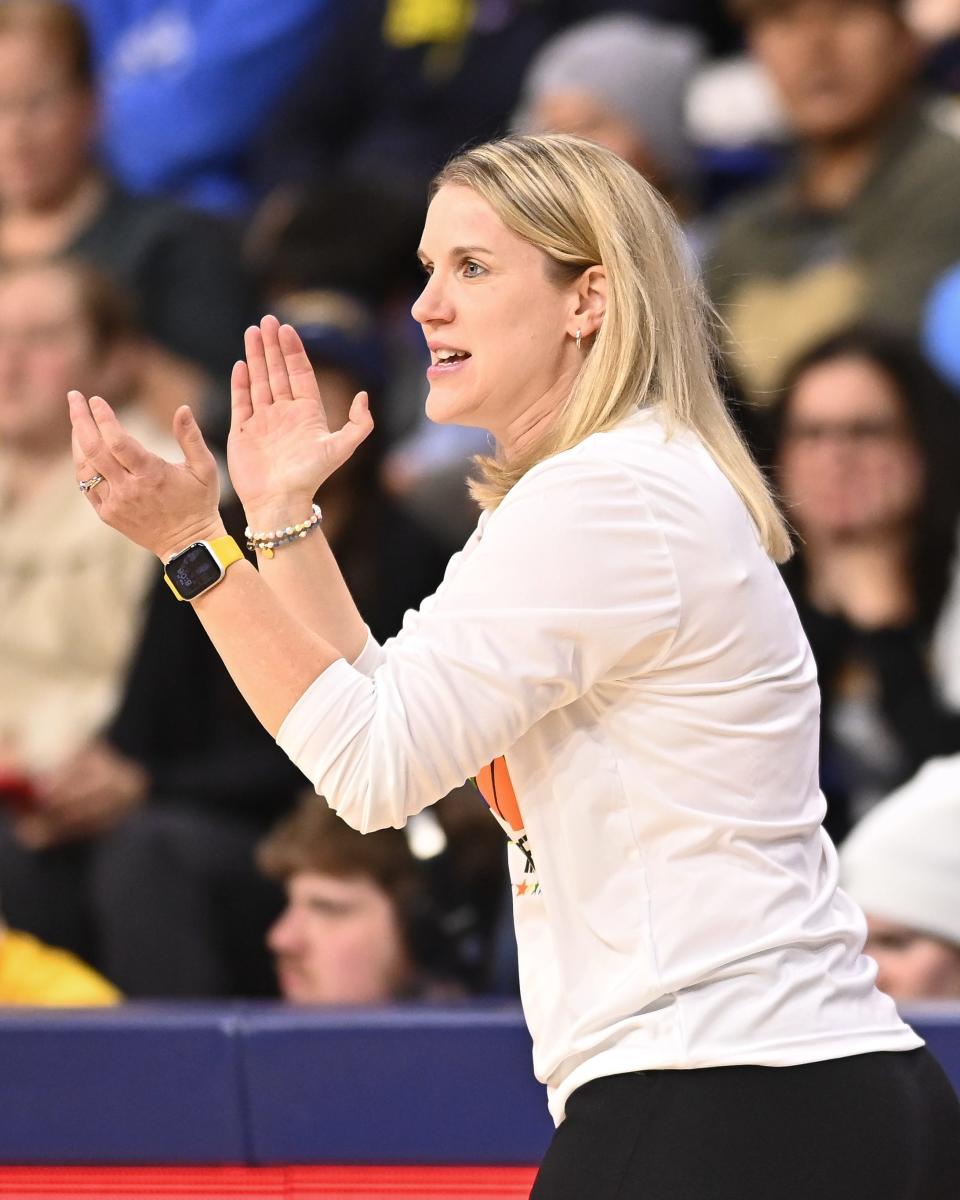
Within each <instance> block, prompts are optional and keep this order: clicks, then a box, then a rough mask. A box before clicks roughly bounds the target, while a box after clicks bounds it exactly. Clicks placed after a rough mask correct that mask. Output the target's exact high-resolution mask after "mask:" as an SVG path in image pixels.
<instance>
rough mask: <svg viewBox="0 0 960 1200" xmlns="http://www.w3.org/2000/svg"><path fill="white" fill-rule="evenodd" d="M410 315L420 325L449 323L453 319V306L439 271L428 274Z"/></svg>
mask: <svg viewBox="0 0 960 1200" xmlns="http://www.w3.org/2000/svg"><path fill="white" fill-rule="evenodd" d="M410 315H411V316H412V317H413V319H414V320H415V321H416V322H417V324H418V325H436V324H447V323H449V322H450V321H451V320H453V307H452V305H451V303H450V299H449V297H448V295H447V292H446V289H445V288H444V286H443V283H442V281H441V279H440V273H439V271H434V273H433V274H432V275H430V276H428V278H427V282H426V283H425V284H424V288H423V291H422V292H421V293H420V295H419V296H418V297H417V298H416V300H415V301H414V302H413V307H412V308H411V309H410Z"/></svg>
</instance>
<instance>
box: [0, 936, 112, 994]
mask: <svg viewBox="0 0 960 1200" xmlns="http://www.w3.org/2000/svg"><path fill="white" fill-rule="evenodd" d="M120 999H121V997H120V993H119V992H118V991H117V989H116V988H115V987H114V986H113V985H112V984H110V983H108V982H107V981H106V980H105V979H103V978H101V976H99V975H98V974H97V973H96V971H93V970H91V969H90V967H88V966H87V965H86V964H85V963H82V962H81V961H80V960H79V959H78V958H75V957H74V956H73V955H72V954H68V953H66V951H64V950H57V949H55V948H54V947H52V946H45V945H44V944H43V943H42V942H38V941H37V939H36V938H33V937H30V935H29V934H26V933H18V932H16V931H15V930H13V929H9V928H8V927H7V924H6V922H5V921H4V920H3V917H2V915H0V1004H18V1005H19V1004H29V1005H44V1006H50V1007H53V1006H65V1007H68V1008H80V1007H87V1006H100V1005H107V1004H116V1003H118V1002H119V1000H120Z"/></svg>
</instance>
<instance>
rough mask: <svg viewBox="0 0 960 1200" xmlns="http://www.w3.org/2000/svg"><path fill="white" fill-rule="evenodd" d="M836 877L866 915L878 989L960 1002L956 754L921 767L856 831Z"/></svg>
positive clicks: (959, 760)
mask: <svg viewBox="0 0 960 1200" xmlns="http://www.w3.org/2000/svg"><path fill="white" fill-rule="evenodd" d="M840 870H841V880H842V884H843V886H844V887H845V888H846V890H847V891H848V892H849V893H850V895H851V896H853V898H854V900H856V901H857V903H858V904H859V905H860V907H861V908H863V909H864V911H865V912H866V915H867V928H868V937H867V944H866V952H867V953H868V954H869V955H871V957H873V958H875V959H876V960H877V965H878V967H879V969H880V973H879V975H878V977H877V986H878V987H880V988H881V989H882V990H883V991H885V992H888V993H889V994H890V995H891V996H892V997H893V998H894V1000H896V1001H898V1002H901V1001H902V1002H904V1003H910V1002H911V1001H914V1000H960V756H955V757H953V758H944V759H938V760H937V761H935V762H930V763H927V765H926V766H925V767H923V769H922V770H921V771H920V772H919V774H917V775H916V776H914V778H913V779H911V780H910V782H909V783H907V784H905V785H904V786H903V787H902V788H900V789H899V790H898V791H897V792H895V793H894V794H893V795H892V796H890V797H889V798H888V799H886V800H884V801H883V803H881V804H878V805H877V807H876V808H875V809H874V810H873V812H871V813H869V814H868V815H867V816H866V817H865V818H864V819H863V821H862V822H861V824H860V825H859V826H858V827H857V828H856V829H855V830H854V831H853V833H852V834H851V835H850V837H849V838H848V839H847V841H846V842H845V843H844V845H843V847H842V848H841V851H840Z"/></svg>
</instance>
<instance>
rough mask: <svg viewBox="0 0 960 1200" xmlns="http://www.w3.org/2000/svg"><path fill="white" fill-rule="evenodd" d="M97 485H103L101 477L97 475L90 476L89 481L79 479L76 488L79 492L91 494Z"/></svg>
mask: <svg viewBox="0 0 960 1200" xmlns="http://www.w3.org/2000/svg"><path fill="white" fill-rule="evenodd" d="M98 483H103V476H102V475H100V474H99V473H98V474H96V475H91V476H90V478H89V479H81V480H80V482H79V483H78V484H77V487H78V488H79V489H80V491H81V492H92V491H93V489H94V488H95V487H96V486H97V484H98Z"/></svg>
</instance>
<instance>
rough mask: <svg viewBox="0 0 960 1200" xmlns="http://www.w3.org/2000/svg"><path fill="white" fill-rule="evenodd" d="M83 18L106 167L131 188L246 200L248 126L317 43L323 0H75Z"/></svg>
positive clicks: (214, 201)
mask: <svg viewBox="0 0 960 1200" xmlns="http://www.w3.org/2000/svg"><path fill="white" fill-rule="evenodd" d="M74 3H75V4H76V5H77V7H78V8H80V9H81V11H82V12H83V13H84V16H85V17H86V19H87V22H88V25H89V27H90V31H91V35H92V39H93V44H94V53H95V55H96V59H97V63H98V68H99V75H100V86H101V101H102V107H103V125H102V147H103V153H104V157H105V160H106V164H107V167H108V168H109V169H110V170H111V171H112V172H113V174H114V175H115V176H116V177H117V178H118V179H119V180H120V181H121V182H122V183H123V184H125V185H126V187H128V188H130V189H131V190H133V191H137V192H165V193H176V194H178V195H179V196H180V197H181V198H183V199H186V200H187V201H190V202H192V203H194V204H198V205H201V206H203V207H207V208H212V209H215V210H220V211H230V210H234V211H236V210H238V209H242V208H243V207H244V205H245V204H246V202H247V201H248V200H249V188H248V184H247V182H246V179H245V161H244V159H245V152H246V148H247V145H248V143H249V140H250V138H251V136H252V135H253V134H254V133H255V132H256V131H257V129H258V128H259V126H260V124H261V122H262V121H263V120H264V118H265V117H267V116H268V115H269V113H270V112H271V110H272V108H273V106H274V105H275V104H276V103H277V101H278V100H279V99H280V98H281V97H282V96H283V94H284V93H285V91H286V90H287V88H288V87H289V85H290V82H291V80H292V79H293V78H295V77H296V75H297V74H298V73H299V71H300V70H301V68H302V67H303V66H304V65H305V64H306V63H307V61H308V60H309V59H310V57H311V56H312V55H313V54H314V53H315V52H316V51H317V49H318V48H319V47H320V45H321V44H322V42H323V37H324V34H325V31H326V27H327V14H328V11H329V8H330V7H331V6H330V3H329V0H74Z"/></svg>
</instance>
